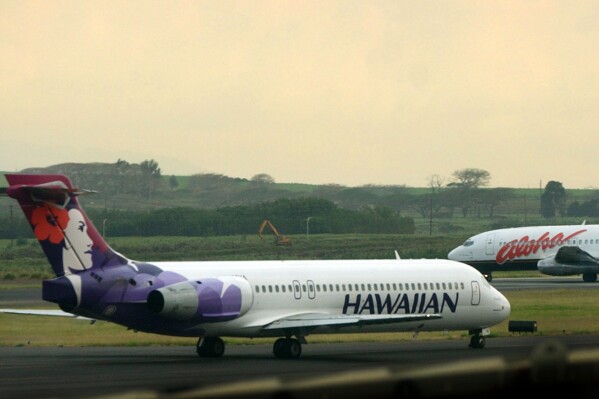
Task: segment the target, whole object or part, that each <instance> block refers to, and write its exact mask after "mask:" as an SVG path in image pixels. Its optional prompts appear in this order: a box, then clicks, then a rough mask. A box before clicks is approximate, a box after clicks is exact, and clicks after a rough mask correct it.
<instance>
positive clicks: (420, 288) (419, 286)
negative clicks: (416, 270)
mask: <svg viewBox="0 0 599 399" xmlns="http://www.w3.org/2000/svg"><path fill="white" fill-rule="evenodd" d="M421 290H422V286H421V285H420V283H418V291H421Z"/></svg>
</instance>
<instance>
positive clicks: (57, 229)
mask: <svg viewBox="0 0 599 399" xmlns="http://www.w3.org/2000/svg"><path fill="white" fill-rule="evenodd" d="M31 223H32V224H33V226H34V229H33V232H34V234H35V236H36V237H37V239H38V240H48V239H49V240H50V242H51V243H52V244H58V243H59V242H61V241H62V240H63V239H64V234H63V233H62V231H63V230H64V229H65V228H66V227H67V224H68V223H69V212H68V211H67V210H66V209H58V208H52V209H50V208H48V207H47V206H40V207H37V208H35V209H34V210H33V213H32V215H31Z"/></svg>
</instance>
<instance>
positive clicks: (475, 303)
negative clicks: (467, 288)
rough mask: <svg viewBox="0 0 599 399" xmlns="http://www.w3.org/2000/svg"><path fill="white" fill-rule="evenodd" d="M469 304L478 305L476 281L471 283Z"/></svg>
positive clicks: (478, 293) (478, 296)
mask: <svg viewBox="0 0 599 399" xmlns="http://www.w3.org/2000/svg"><path fill="white" fill-rule="evenodd" d="M470 304H472V305H478V304H480V286H479V285H478V281H473V282H472V301H471V302H470Z"/></svg>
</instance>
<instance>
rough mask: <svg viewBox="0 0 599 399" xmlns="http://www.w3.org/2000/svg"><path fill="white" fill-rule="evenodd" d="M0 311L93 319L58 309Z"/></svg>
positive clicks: (2, 310)
mask: <svg viewBox="0 0 599 399" xmlns="http://www.w3.org/2000/svg"><path fill="white" fill-rule="evenodd" d="M0 313H5V314H19V315H28V316H53V317H74V318H76V319H83V320H93V319H90V318H88V317H83V316H77V315H76V314H73V313H68V312H63V311H62V310H58V309H0Z"/></svg>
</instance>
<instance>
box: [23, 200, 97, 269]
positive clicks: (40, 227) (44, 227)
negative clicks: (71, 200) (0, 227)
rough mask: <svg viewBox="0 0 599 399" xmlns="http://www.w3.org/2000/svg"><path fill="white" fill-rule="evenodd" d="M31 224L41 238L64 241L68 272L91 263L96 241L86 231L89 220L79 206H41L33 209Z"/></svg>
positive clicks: (62, 242)
mask: <svg viewBox="0 0 599 399" xmlns="http://www.w3.org/2000/svg"><path fill="white" fill-rule="evenodd" d="M31 223H32V224H33V232H34V234H35V237H36V238H37V239H38V240H40V241H46V240H47V241H49V242H50V243H52V244H55V245H59V244H62V267H63V271H64V273H65V274H70V273H71V272H72V271H73V270H85V269H88V268H90V267H91V266H92V245H93V241H92V240H91V238H90V237H89V235H88V234H87V222H86V220H85V218H84V217H83V214H82V213H81V211H80V210H79V209H77V208H71V209H67V208H56V207H49V206H39V207H37V208H35V209H34V210H33V213H32V215H31ZM65 238H66V239H65Z"/></svg>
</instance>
